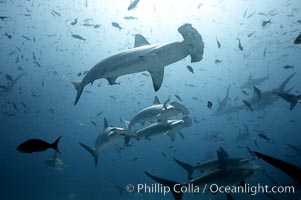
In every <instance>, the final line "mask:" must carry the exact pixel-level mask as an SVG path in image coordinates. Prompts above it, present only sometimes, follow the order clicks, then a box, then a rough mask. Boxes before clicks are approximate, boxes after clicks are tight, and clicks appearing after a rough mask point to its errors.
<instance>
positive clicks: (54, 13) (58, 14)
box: [51, 10, 61, 16]
mask: <svg viewBox="0 0 301 200" xmlns="http://www.w3.org/2000/svg"><path fill="white" fill-rule="evenodd" d="M51 14H52V15H53V16H55V15H57V16H61V13H59V12H57V11H55V10H52V11H51Z"/></svg>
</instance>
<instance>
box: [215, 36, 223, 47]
mask: <svg viewBox="0 0 301 200" xmlns="http://www.w3.org/2000/svg"><path fill="white" fill-rule="evenodd" d="M216 43H217V47H218V48H219V49H220V48H221V47H222V45H221V43H220V42H219V41H218V39H217V38H216Z"/></svg>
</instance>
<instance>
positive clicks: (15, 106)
mask: <svg viewBox="0 0 301 200" xmlns="http://www.w3.org/2000/svg"><path fill="white" fill-rule="evenodd" d="M12 105H13V107H14V109H15V110H16V111H18V107H17V105H16V104H15V102H13V103H12Z"/></svg>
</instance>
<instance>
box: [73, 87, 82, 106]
mask: <svg viewBox="0 0 301 200" xmlns="http://www.w3.org/2000/svg"><path fill="white" fill-rule="evenodd" d="M71 83H72V85H73V86H74V88H75V89H76V92H77V93H76V97H75V101H74V105H76V104H77V102H78V100H79V98H80V96H81V95H82V93H83V90H84V87H83V86H82V85H81V83H80V82H77V81H71Z"/></svg>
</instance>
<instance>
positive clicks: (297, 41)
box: [294, 33, 301, 44]
mask: <svg viewBox="0 0 301 200" xmlns="http://www.w3.org/2000/svg"><path fill="white" fill-rule="evenodd" d="M294 44H301V33H300V34H299V35H298V37H297V38H296V39H295V41H294Z"/></svg>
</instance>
